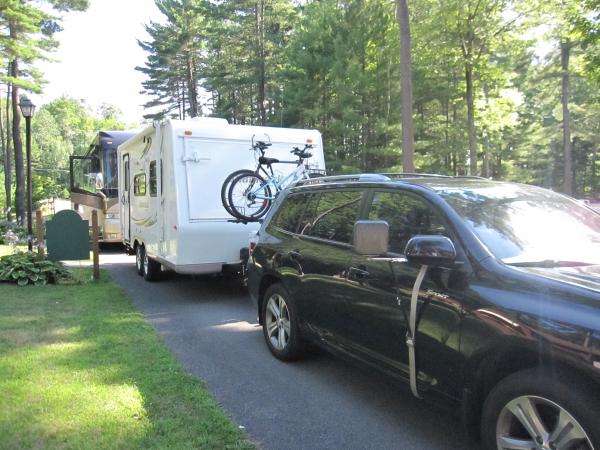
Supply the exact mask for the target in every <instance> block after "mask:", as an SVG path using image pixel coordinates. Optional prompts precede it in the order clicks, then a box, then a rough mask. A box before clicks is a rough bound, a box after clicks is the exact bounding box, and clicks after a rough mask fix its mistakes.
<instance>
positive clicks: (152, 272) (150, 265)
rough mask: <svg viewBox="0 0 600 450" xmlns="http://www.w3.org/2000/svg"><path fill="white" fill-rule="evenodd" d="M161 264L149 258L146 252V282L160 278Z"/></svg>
mask: <svg viewBox="0 0 600 450" xmlns="http://www.w3.org/2000/svg"><path fill="white" fill-rule="evenodd" d="M160 269H161V264H160V263H159V262H158V261H155V260H153V259H152V258H149V257H148V253H146V252H144V280H146V281H156V280H158V278H159V277H160V273H161V270H160Z"/></svg>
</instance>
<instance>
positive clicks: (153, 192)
mask: <svg viewBox="0 0 600 450" xmlns="http://www.w3.org/2000/svg"><path fill="white" fill-rule="evenodd" d="M148 186H149V188H150V197H156V191H157V189H156V161H152V162H151V163H150V179H149V180H148Z"/></svg>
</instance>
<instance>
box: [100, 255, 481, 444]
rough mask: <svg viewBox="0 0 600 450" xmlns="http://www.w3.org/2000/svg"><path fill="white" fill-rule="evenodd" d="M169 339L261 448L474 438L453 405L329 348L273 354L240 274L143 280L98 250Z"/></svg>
mask: <svg viewBox="0 0 600 450" xmlns="http://www.w3.org/2000/svg"><path fill="white" fill-rule="evenodd" d="M102 262H103V266H104V267H105V268H107V269H108V270H109V271H110V272H111V274H112V276H113V278H114V279H115V280H116V281H117V282H118V283H119V284H120V285H121V286H123V287H124V289H125V290H126V291H127V293H128V294H129V295H130V297H131V298H132V299H133V302H134V303H135V305H136V306H137V307H139V308H140V309H141V310H142V311H143V312H144V314H145V316H146V319H147V320H148V321H149V322H150V323H151V324H152V325H153V326H154V327H155V328H156V329H157V331H158V332H159V333H160V334H161V336H162V337H163V339H164V340H165V342H166V344H167V346H168V347H169V348H170V349H171V351H172V352H173V353H174V354H175V355H176V357H177V358H178V359H179V360H180V361H181V362H182V363H183V365H184V366H185V368H186V369H187V370H188V371H189V372H191V373H192V374H194V375H196V376H198V377H200V378H202V379H203V380H205V381H206V384H207V385H208V388H209V389H210V391H211V392H212V393H213V394H214V396H215V397H216V398H217V400H218V401H219V402H220V403H221V404H222V405H223V407H224V408H225V409H226V410H227V411H228V412H229V413H230V414H231V415H232V417H233V419H234V420H235V421H236V423H238V424H239V425H240V426H243V427H244V428H245V430H246V432H247V433H248V435H249V436H250V438H251V439H252V440H253V441H255V442H256V443H257V444H258V445H259V446H260V447H262V448H263V449H273V450H275V449H286V450H287V449H311V450H317V449H401V450H410V449H428V450H436V449H440V450H441V449H444V450H447V449H461V450H475V449H477V448H478V445H477V444H476V443H474V442H472V441H470V440H469V439H468V438H466V437H465V435H464V434H463V432H462V429H461V426H460V423H459V422H458V419H457V416H458V413H457V412H448V411H446V410H441V409H439V408H436V407H433V406H430V405H426V404H423V403H421V402H419V401H418V400H416V399H414V398H413V397H412V396H411V394H410V393H409V391H408V390H406V389H405V388H402V387H399V386H398V385H397V383H395V382H394V380H391V379H388V378H386V377H384V376H382V375H379V374H378V373H374V372H371V371H367V370H364V369H362V368H358V367H356V366H354V365H352V364H348V363H346V362H344V361H341V360H339V359H335V358H333V357H330V356H328V355H325V354H323V355H318V356H315V357H314V358H311V359H308V360H305V361H301V362H296V363H288V364H286V363H283V362H280V361H278V360H276V359H275V358H273V357H272V356H271V354H270V353H269V351H268V350H267V347H266V345H265V343H264V342H263V337H262V333H261V330H260V328H259V326H258V324H257V323H256V314H255V312H254V308H253V307H252V305H251V302H250V300H249V298H248V296H247V294H246V293H245V291H244V289H243V288H242V287H241V286H240V285H239V283H238V282H236V281H235V280H232V279H227V278H223V277H184V276H174V277H173V278H171V279H169V280H165V281H160V282H156V283H148V282H146V281H144V280H143V279H142V278H141V277H139V276H137V274H136V272H135V267H134V261H133V259H132V257H123V256H121V255H118V254H114V255H113V254H111V255H103V257H102Z"/></svg>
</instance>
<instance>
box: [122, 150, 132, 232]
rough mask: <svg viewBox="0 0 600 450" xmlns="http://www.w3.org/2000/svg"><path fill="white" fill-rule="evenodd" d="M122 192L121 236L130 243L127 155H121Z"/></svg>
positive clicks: (129, 195)
mask: <svg viewBox="0 0 600 450" xmlns="http://www.w3.org/2000/svg"><path fill="white" fill-rule="evenodd" d="M122 167H123V171H122V173H123V185H122V186H123V190H122V192H121V235H122V236H123V241H125V242H130V241H131V201H130V200H131V194H130V186H131V183H130V181H131V180H130V170H129V153H125V154H124V155H123V166H122Z"/></svg>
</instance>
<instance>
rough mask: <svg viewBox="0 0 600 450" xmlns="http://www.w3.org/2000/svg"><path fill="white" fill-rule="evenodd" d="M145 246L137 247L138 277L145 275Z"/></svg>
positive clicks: (139, 245) (136, 266)
mask: <svg viewBox="0 0 600 450" xmlns="http://www.w3.org/2000/svg"><path fill="white" fill-rule="evenodd" d="M145 254H146V252H145V251H144V246H143V245H142V244H138V245H136V246H135V268H136V269H137V273H138V275H142V276H143V275H144V255H145Z"/></svg>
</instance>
